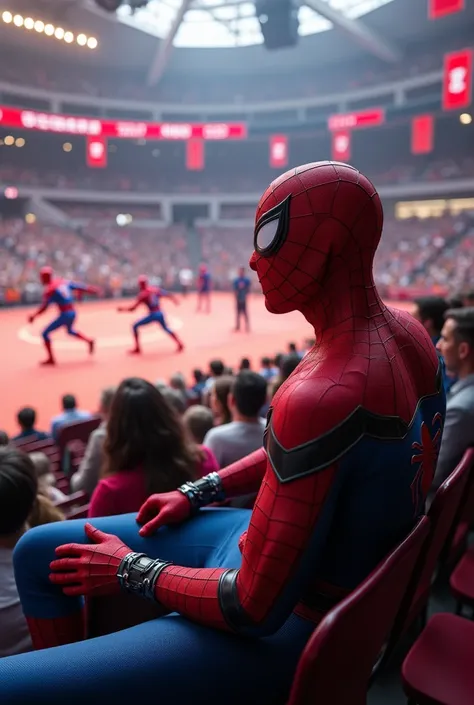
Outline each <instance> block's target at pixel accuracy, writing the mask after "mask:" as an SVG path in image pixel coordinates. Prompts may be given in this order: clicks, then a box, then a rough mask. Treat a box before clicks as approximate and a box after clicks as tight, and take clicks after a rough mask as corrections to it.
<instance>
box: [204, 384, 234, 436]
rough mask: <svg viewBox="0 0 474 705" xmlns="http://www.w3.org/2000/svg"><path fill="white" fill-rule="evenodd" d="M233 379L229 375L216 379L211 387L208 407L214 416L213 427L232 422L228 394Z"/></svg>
mask: <svg viewBox="0 0 474 705" xmlns="http://www.w3.org/2000/svg"><path fill="white" fill-rule="evenodd" d="M233 381H234V378H233V377H231V376H230V375H226V376H225V377H218V378H217V379H216V381H215V382H214V384H213V386H212V387H211V394H210V397H209V406H210V407H211V411H212V415H213V416H214V426H222V425H224V424H227V423H230V421H232V416H231V413H230V409H229V392H230V390H231V387H232V384H233Z"/></svg>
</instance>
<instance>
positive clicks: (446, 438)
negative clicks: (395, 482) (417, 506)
mask: <svg viewBox="0 0 474 705" xmlns="http://www.w3.org/2000/svg"><path fill="white" fill-rule="evenodd" d="M445 319H446V320H445V323H444V326H443V329H442V332H441V338H440V340H439V341H438V350H439V351H440V353H441V355H442V356H443V358H444V360H445V363H446V368H447V370H448V372H449V373H450V374H452V375H453V376H455V377H457V382H456V383H455V384H453V386H452V387H451V390H450V392H449V394H448V400H447V406H446V419H445V422H444V429H443V439H442V441H441V449H440V453H439V456H438V464H437V466H436V474H435V478H434V482H433V485H432V489H431V495H433V494H434V493H435V492H436V490H437V489H438V487H439V486H440V485H441V484H442V483H443V482H444V481H445V480H446V478H447V477H449V475H450V474H451V473H452V472H453V470H454V469H455V467H456V465H457V464H458V463H459V461H460V460H461V458H462V456H463V455H464V453H465V451H466V450H467V448H469V447H470V446H473V445H474V307H470V308H460V309H450V310H449V311H447V312H446V315H445Z"/></svg>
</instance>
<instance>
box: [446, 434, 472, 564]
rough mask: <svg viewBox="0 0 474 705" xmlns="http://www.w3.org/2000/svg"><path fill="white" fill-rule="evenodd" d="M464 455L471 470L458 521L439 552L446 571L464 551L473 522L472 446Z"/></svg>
mask: <svg viewBox="0 0 474 705" xmlns="http://www.w3.org/2000/svg"><path fill="white" fill-rule="evenodd" d="M466 455H468V457H469V458H470V465H471V471H470V475H469V479H468V482H467V486H466V489H465V496H464V497H463V499H462V500H461V512H460V518H459V522H458V523H457V525H456V526H455V527H454V530H453V531H452V534H451V537H450V541H449V543H447V544H446V546H445V549H444V550H443V552H442V554H441V560H442V562H443V570H444V571H445V572H446V573H449V572H450V570H451V569H452V568H453V567H454V565H456V563H457V562H458V560H459V558H460V557H461V556H462V554H463V553H464V552H465V550H466V548H467V538H468V535H469V531H470V529H471V526H473V524H474V448H469V449H468V450H467V451H466ZM464 457H466V456H464Z"/></svg>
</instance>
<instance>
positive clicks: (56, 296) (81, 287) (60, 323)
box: [28, 267, 100, 365]
mask: <svg viewBox="0 0 474 705" xmlns="http://www.w3.org/2000/svg"><path fill="white" fill-rule="evenodd" d="M40 279H41V283H42V284H43V285H44V291H43V301H42V304H41V306H40V307H39V309H38V310H37V311H36V312H35V313H33V314H32V315H31V316H29V318H28V322H29V323H33V321H34V320H35V318H36V317H37V316H40V315H41V314H42V313H43V312H44V311H46V309H47V308H48V307H49V306H50V305H51V304H56V305H57V307H58V308H59V316H58V317H57V318H55V319H54V321H51V323H50V324H49V326H47V327H46V328H45V329H44V330H43V332H42V336H43V343H44V346H45V348H46V351H47V353H48V357H47V358H46V360H44V361H43V362H41V364H42V365H55V364H56V360H55V358H54V355H53V348H52V345H51V338H50V334H51V333H52V332H53V331H55V330H57V329H58V328H63V327H64V328H66V330H67V332H68V335H72V336H73V337H74V338H79V340H84V341H85V342H86V343H87V345H88V346H89V353H90V354H91V355H92V353H93V352H94V340H93V339H92V338H88V337H87V336H86V335H83V334H82V333H79V331H77V330H75V328H74V323H75V320H76V311H75V308H74V292H75V291H77V292H81V293H85V294H99V293H100V289H99V288H98V287H96V286H88V285H87V284H82V283H80V282H73V281H69V280H68V279H61V278H56V279H53V270H52V269H51V267H43V268H42V269H41V270H40Z"/></svg>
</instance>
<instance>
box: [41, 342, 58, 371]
mask: <svg viewBox="0 0 474 705" xmlns="http://www.w3.org/2000/svg"><path fill="white" fill-rule="evenodd" d="M44 347H45V348H46V351H47V353H48V357H47V358H46V360H43V361H42V362H40V365H55V364H56V360H55V359H54V355H53V348H52V346H51V341H50V340H45V341H44Z"/></svg>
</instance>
